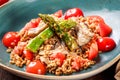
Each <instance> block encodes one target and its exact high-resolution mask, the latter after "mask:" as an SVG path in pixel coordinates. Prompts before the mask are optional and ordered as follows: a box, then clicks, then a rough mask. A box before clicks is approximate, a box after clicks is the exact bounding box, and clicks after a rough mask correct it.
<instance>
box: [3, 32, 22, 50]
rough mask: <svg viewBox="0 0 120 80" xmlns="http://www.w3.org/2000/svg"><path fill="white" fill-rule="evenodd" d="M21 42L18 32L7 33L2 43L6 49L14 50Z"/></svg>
mask: <svg viewBox="0 0 120 80" xmlns="http://www.w3.org/2000/svg"><path fill="white" fill-rule="evenodd" d="M19 41H20V36H19V35H18V33H17V32H7V33H6V34H5V35H4V36H3V38H2V43H3V44H4V46H6V47H10V48H14V47H15V46H16V45H17V44H18V42H19Z"/></svg>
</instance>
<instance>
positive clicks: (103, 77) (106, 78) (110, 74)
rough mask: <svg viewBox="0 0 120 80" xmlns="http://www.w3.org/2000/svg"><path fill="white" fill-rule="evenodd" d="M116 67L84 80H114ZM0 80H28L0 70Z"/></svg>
mask: <svg viewBox="0 0 120 80" xmlns="http://www.w3.org/2000/svg"><path fill="white" fill-rule="evenodd" d="M116 65H117V62H116V63H115V64H114V65H113V66H111V67H110V68H108V69H107V70H105V71H103V72H102V73H100V74H98V75H95V76H93V77H90V78H88V79H84V80H115V79H114V75H115V68H116ZM0 80H28V79H25V78H22V77H18V76H16V75H14V74H12V73H10V72H8V71H5V70H3V69H1V68H0Z"/></svg>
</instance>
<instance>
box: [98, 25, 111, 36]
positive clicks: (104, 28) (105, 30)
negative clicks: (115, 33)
mask: <svg viewBox="0 0 120 80" xmlns="http://www.w3.org/2000/svg"><path fill="white" fill-rule="evenodd" d="M99 29H100V30H99V31H100V36H102V37H107V36H109V35H110V33H111V32H112V28H111V27H109V26H108V25H107V24H105V23H99Z"/></svg>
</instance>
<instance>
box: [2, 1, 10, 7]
mask: <svg viewBox="0 0 120 80" xmlns="http://www.w3.org/2000/svg"><path fill="white" fill-rule="evenodd" d="M8 1H9V0H0V6H1V5H3V4H4V3H6V2H8Z"/></svg>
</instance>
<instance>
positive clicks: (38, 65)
mask: <svg viewBox="0 0 120 80" xmlns="http://www.w3.org/2000/svg"><path fill="white" fill-rule="evenodd" d="M26 72H29V73H34V74H40V75H44V74H46V66H45V64H44V63H42V62H41V61H40V60H36V61H32V62H30V64H28V65H27V66H26Z"/></svg>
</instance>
